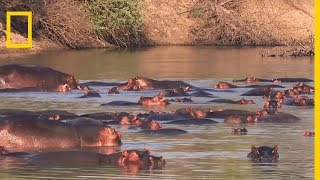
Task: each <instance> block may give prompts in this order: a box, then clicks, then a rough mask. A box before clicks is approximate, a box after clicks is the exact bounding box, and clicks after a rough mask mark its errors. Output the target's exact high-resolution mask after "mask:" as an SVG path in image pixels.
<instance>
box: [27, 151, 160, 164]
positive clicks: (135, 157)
mask: <svg viewBox="0 0 320 180" xmlns="http://www.w3.org/2000/svg"><path fill="white" fill-rule="evenodd" d="M28 162H29V163H31V164H33V165H37V166H62V167H79V166H103V165H104V166H106V165H107V166H116V167H130V166H138V167H139V168H142V169H161V168H163V167H164V165H165V160H164V159H163V158H162V157H158V156H153V155H151V153H150V151H148V150H143V151H139V150H123V151H122V152H119V153H113V154H109V155H105V154H101V153H96V152H90V151H53V152H44V153H39V154H35V155H33V156H31V157H30V158H29V159H28Z"/></svg>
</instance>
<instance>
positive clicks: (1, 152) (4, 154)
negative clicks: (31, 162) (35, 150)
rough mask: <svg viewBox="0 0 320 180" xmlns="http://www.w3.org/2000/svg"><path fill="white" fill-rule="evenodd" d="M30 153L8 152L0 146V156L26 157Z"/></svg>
mask: <svg viewBox="0 0 320 180" xmlns="http://www.w3.org/2000/svg"><path fill="white" fill-rule="evenodd" d="M28 155H30V153H27V152H9V151H8V150H7V149H5V148H4V147H3V146H0V156H11V157H15V156H16V157H21V156H28Z"/></svg>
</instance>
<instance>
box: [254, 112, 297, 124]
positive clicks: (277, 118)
mask: <svg viewBox="0 0 320 180" xmlns="http://www.w3.org/2000/svg"><path fill="white" fill-rule="evenodd" d="M299 120H301V119H300V118H299V117H297V116H294V115H292V114H288V113H284V112H277V113H275V114H268V115H265V116H258V117H257V121H258V122H275V123H291V122H297V121H299Z"/></svg>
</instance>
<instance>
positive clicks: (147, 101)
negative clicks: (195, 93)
mask: <svg viewBox="0 0 320 180" xmlns="http://www.w3.org/2000/svg"><path fill="white" fill-rule="evenodd" d="M138 103H139V104H141V105H142V106H166V105H168V104H170V103H169V102H168V101H167V100H165V99H164V98H162V97H158V96H153V97H141V98H140V100H139V101H138Z"/></svg>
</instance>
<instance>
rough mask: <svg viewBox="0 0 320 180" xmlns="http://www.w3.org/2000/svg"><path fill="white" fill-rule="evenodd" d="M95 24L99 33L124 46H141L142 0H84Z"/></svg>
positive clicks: (142, 42) (113, 42) (142, 38)
mask: <svg viewBox="0 0 320 180" xmlns="http://www.w3.org/2000/svg"><path fill="white" fill-rule="evenodd" d="M82 2H83V3H84V5H85V7H86V8H87V10H88V12H89V14H90V17H91V19H92V21H93V23H94V24H95V28H96V32H97V34H98V35H99V36H100V37H101V38H103V40H106V41H108V42H110V43H112V44H115V45H118V46H122V47H132V46H140V45H141V44H144V41H145V38H144V36H143V33H142V30H141V28H142V23H143V22H142V15H141V10H142V7H143V4H142V1H141V0H82Z"/></svg>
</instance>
